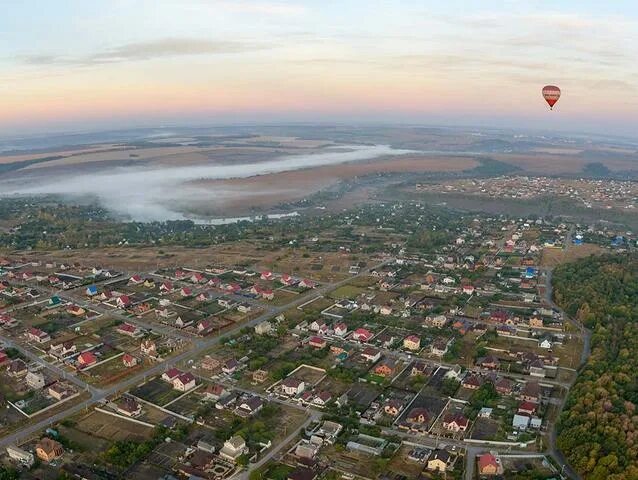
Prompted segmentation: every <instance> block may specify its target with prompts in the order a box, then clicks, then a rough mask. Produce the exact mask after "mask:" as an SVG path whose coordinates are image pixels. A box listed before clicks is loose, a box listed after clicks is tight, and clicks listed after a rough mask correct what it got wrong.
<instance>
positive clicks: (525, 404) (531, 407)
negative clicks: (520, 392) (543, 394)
mask: <svg viewBox="0 0 638 480" xmlns="http://www.w3.org/2000/svg"><path fill="white" fill-rule="evenodd" d="M536 406H537V404H536V403H534V402H530V401H528V400H523V401H522V402H521V403H520V404H519V405H518V413H520V414H522V415H527V416H529V417H531V416H532V415H534V414H535V413H536Z"/></svg>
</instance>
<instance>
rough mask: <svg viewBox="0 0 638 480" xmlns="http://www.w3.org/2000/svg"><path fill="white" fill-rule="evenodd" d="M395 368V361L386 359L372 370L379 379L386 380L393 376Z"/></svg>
mask: <svg viewBox="0 0 638 480" xmlns="http://www.w3.org/2000/svg"><path fill="white" fill-rule="evenodd" d="M396 366H397V364H396V361H395V360H393V359H391V358H386V359H385V360H383V361H382V362H380V363H379V364H378V365H377V366H376V367H375V368H374V373H376V374H377V375H379V376H381V377H384V378H387V377H390V376H391V375H392V374H394V370H395V368H396Z"/></svg>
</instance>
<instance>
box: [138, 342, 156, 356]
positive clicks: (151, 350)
mask: <svg viewBox="0 0 638 480" xmlns="http://www.w3.org/2000/svg"><path fill="white" fill-rule="evenodd" d="M140 351H141V352H142V353H143V354H144V355H148V356H149V357H155V356H157V345H155V342H154V341H153V340H151V339H146V340H142V343H141V344H140Z"/></svg>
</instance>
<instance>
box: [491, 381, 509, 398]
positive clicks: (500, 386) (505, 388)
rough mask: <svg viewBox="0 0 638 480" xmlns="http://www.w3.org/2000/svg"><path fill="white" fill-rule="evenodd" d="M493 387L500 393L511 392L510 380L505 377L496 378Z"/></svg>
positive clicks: (506, 393)
mask: <svg viewBox="0 0 638 480" xmlns="http://www.w3.org/2000/svg"><path fill="white" fill-rule="evenodd" d="M494 388H495V389H496V392H497V393H499V394H501V395H510V394H511V393H512V382H511V381H510V380H508V379H507V378H501V379H499V380H497V382H496V384H495V385H494Z"/></svg>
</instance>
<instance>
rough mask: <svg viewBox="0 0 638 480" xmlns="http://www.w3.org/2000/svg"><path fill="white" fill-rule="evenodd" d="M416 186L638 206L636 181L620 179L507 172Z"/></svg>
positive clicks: (621, 207)
mask: <svg viewBox="0 0 638 480" xmlns="http://www.w3.org/2000/svg"><path fill="white" fill-rule="evenodd" d="M417 190H432V191H438V192H442V193H461V194H467V195H477V196H483V197H492V198H500V199H514V200H532V199H538V198H542V197H546V198H553V197H555V198H564V199H569V200H573V201H575V202H576V203H577V204H578V205H579V206H581V207H584V208H601V209H605V210H612V209H616V210H625V211H633V210H634V209H635V208H636V207H637V206H638V205H637V201H638V190H637V189H636V183H635V182H632V181H623V180H609V179H605V180H598V179H591V178H582V179H564V178H557V177H544V176H522V175H508V176H501V177H493V178H486V179H463V180H458V181H454V182H449V183H441V184H423V185H421V184H419V185H417Z"/></svg>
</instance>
